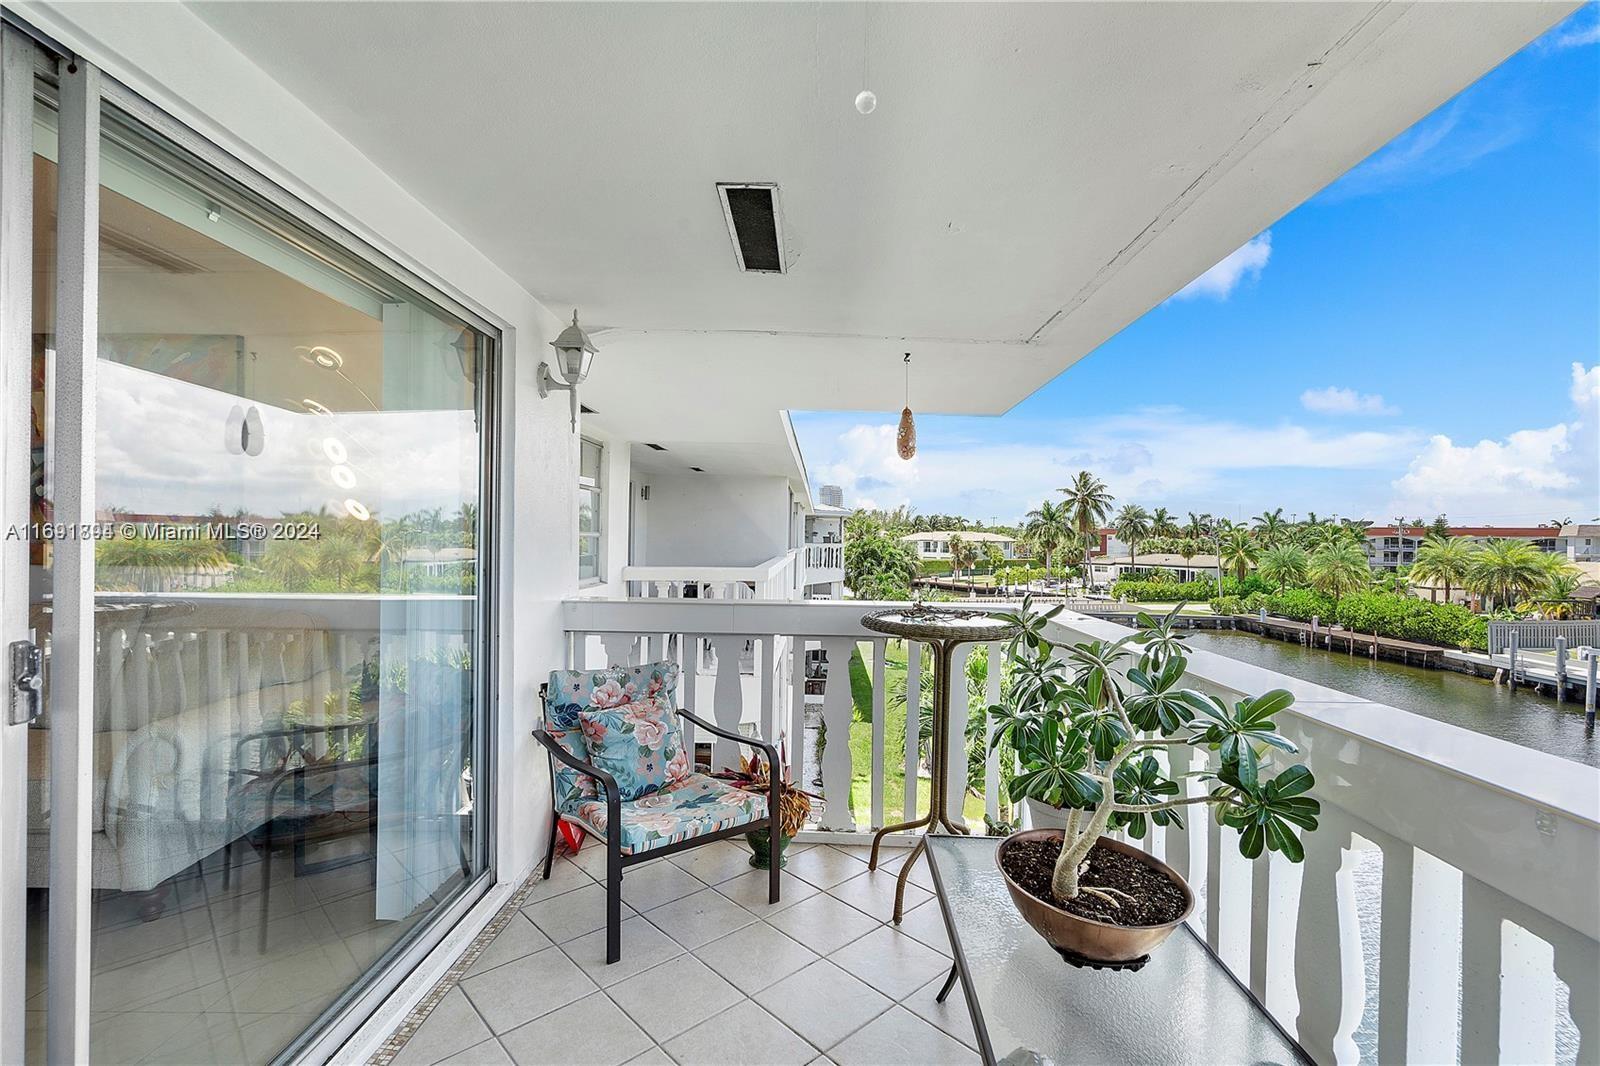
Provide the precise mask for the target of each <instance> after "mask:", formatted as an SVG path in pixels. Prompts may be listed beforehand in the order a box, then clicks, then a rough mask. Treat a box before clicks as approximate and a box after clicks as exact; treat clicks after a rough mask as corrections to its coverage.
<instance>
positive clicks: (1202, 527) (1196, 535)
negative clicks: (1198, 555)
mask: <svg viewBox="0 0 1600 1066" xmlns="http://www.w3.org/2000/svg"><path fill="white" fill-rule="evenodd" d="M1210 533H1211V516H1210V515H1208V514H1206V515H1199V514H1195V513H1194V512H1193V511H1190V512H1189V521H1188V522H1187V523H1186V524H1185V525H1184V527H1183V535H1184V536H1186V537H1188V538H1189V539H1191V540H1204V539H1205V538H1206V537H1207V536H1208V535H1209V534H1210Z"/></svg>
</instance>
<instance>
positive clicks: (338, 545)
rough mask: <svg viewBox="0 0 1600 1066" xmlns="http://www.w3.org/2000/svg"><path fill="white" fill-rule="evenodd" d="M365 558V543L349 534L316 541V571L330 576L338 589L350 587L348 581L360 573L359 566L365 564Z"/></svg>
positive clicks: (366, 555)
mask: <svg viewBox="0 0 1600 1066" xmlns="http://www.w3.org/2000/svg"><path fill="white" fill-rule="evenodd" d="M367 559H368V552H367V547H366V545H365V544H363V543H361V541H360V540H358V539H356V538H355V537H354V536H351V535H349V534H341V535H339V536H334V537H328V538H326V539H324V540H321V541H318V542H317V551H316V564H317V571H318V572H319V573H321V574H323V575H325V576H326V577H328V578H330V579H331V580H332V581H333V583H334V585H335V586H336V587H338V588H340V589H348V588H349V587H350V583H351V582H352V581H354V580H355V578H356V576H357V575H358V574H360V573H361V568H362V567H364V566H366V565H367Z"/></svg>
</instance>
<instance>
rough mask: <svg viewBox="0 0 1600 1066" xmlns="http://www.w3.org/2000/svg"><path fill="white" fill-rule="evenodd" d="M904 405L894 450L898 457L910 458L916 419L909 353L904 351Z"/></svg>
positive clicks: (915, 443)
mask: <svg viewBox="0 0 1600 1066" xmlns="http://www.w3.org/2000/svg"><path fill="white" fill-rule="evenodd" d="M905 364H906V406H905V410H903V411H901V412H900V430H899V432H897V433H896V434H895V435H894V448H895V451H897V452H899V453H900V458H902V459H910V458H911V457H912V456H913V455H916V454H917V420H916V418H915V416H913V415H912V414H911V353H910V352H907V353H906V358H905Z"/></svg>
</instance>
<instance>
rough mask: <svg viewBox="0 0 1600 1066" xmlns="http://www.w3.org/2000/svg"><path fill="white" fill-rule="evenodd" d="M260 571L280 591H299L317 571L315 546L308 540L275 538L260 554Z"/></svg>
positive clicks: (302, 589)
mask: <svg viewBox="0 0 1600 1066" xmlns="http://www.w3.org/2000/svg"><path fill="white" fill-rule="evenodd" d="M260 565H261V571H262V573H264V574H266V575H267V576H268V577H270V578H271V579H272V580H273V582H274V583H275V584H276V585H277V586H278V589H279V591H282V592H301V591H304V589H305V587H306V586H307V585H308V584H310V582H311V578H312V575H314V574H315V573H316V572H317V558H316V552H315V548H314V547H313V545H312V542H311V541H308V540H275V541H272V542H271V543H269V544H268V545H267V550H266V551H265V552H264V553H263V554H262V556H261V564H260Z"/></svg>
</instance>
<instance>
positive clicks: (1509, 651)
mask: <svg viewBox="0 0 1600 1066" xmlns="http://www.w3.org/2000/svg"><path fill="white" fill-rule="evenodd" d="M1506 655H1507V657H1508V658H1509V659H1510V660H1511V669H1509V670H1507V671H1506V684H1508V685H1510V686H1511V691H1512V692H1515V691H1516V690H1517V631H1516V630H1515V629H1513V630H1512V631H1511V640H1510V642H1509V643H1508V644H1507V645H1506Z"/></svg>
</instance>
